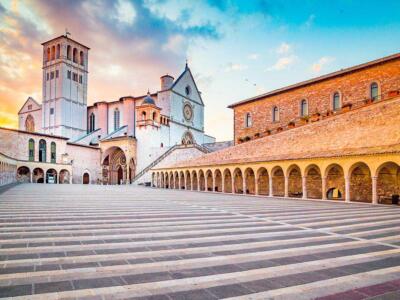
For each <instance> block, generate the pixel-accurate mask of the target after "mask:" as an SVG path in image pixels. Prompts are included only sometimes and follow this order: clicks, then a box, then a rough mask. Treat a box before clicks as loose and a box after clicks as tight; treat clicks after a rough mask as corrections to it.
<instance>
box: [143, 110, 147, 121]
mask: <svg viewBox="0 0 400 300" xmlns="http://www.w3.org/2000/svg"><path fill="white" fill-rule="evenodd" d="M142 120H143V121H145V120H146V112H145V111H143V112H142Z"/></svg>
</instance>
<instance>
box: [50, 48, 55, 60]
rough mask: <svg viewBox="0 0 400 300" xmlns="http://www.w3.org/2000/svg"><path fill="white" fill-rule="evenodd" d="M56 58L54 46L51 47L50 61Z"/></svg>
mask: <svg viewBox="0 0 400 300" xmlns="http://www.w3.org/2000/svg"><path fill="white" fill-rule="evenodd" d="M55 58H56V46H53V47H51V59H55Z"/></svg>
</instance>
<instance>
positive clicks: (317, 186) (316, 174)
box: [306, 165, 322, 199]
mask: <svg viewBox="0 0 400 300" xmlns="http://www.w3.org/2000/svg"><path fill="white" fill-rule="evenodd" d="M306 190H307V198H310V199H322V177H321V171H320V170H319V168H318V166H316V165H312V166H309V167H308V168H307V169H306Z"/></svg>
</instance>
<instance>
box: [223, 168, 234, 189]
mask: <svg viewBox="0 0 400 300" xmlns="http://www.w3.org/2000/svg"><path fill="white" fill-rule="evenodd" d="M232 181H233V180H232V174H231V171H230V170H229V169H225V170H224V190H223V192H225V193H232V192H233V189H232Z"/></svg>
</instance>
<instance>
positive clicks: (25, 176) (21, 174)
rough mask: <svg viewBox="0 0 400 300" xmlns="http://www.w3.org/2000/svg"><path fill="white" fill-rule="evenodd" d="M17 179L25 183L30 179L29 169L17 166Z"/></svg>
mask: <svg viewBox="0 0 400 300" xmlns="http://www.w3.org/2000/svg"><path fill="white" fill-rule="evenodd" d="M17 181H18V182H21V183H27V182H30V181H31V171H30V170H29V168H28V167H25V166H23V167H19V168H18V170H17Z"/></svg>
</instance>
